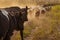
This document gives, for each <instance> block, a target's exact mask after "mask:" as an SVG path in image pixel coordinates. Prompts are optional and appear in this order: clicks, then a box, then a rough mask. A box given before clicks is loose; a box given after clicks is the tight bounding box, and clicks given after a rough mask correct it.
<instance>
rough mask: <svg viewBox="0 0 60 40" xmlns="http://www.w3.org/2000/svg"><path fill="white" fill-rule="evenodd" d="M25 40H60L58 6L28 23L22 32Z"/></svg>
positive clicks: (59, 10) (59, 9) (59, 6)
mask: <svg viewBox="0 0 60 40" xmlns="http://www.w3.org/2000/svg"><path fill="white" fill-rule="evenodd" d="M24 37H25V38H26V40H60V5H57V6H53V7H52V9H51V11H49V12H46V13H45V14H41V15H40V16H39V19H36V18H35V19H33V20H31V21H29V22H28V24H27V25H26V27H25V30H24Z"/></svg>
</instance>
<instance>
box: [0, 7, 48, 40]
mask: <svg viewBox="0 0 60 40" xmlns="http://www.w3.org/2000/svg"><path fill="white" fill-rule="evenodd" d="M35 8H36V7H35ZM37 8H39V11H37V12H36V15H37V16H38V15H39V14H40V13H42V12H45V11H46V10H48V8H46V7H45V8H44V7H41V8H40V7H39V6H37ZM32 9H34V8H28V7H27V6H26V8H19V7H8V8H0V40H11V39H10V37H11V36H12V35H13V31H14V30H17V31H20V34H21V40H23V30H24V25H23V24H24V22H25V21H28V18H27V15H28V10H29V11H30V10H32Z"/></svg>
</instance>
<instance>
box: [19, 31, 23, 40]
mask: <svg viewBox="0 0 60 40" xmlns="http://www.w3.org/2000/svg"><path fill="white" fill-rule="evenodd" d="M20 35H21V40H23V30H20Z"/></svg>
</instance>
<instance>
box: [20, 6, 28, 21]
mask: <svg viewBox="0 0 60 40" xmlns="http://www.w3.org/2000/svg"><path fill="white" fill-rule="evenodd" d="M27 10H28V7H27V6H26V8H22V9H21V11H20V13H21V19H22V21H28V18H27V15H28V12H27Z"/></svg>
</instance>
